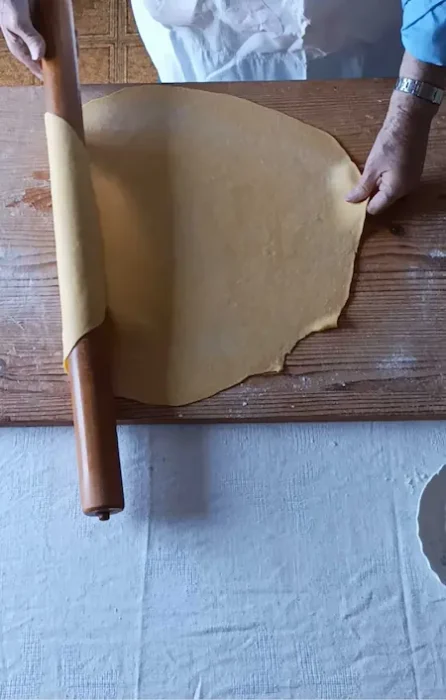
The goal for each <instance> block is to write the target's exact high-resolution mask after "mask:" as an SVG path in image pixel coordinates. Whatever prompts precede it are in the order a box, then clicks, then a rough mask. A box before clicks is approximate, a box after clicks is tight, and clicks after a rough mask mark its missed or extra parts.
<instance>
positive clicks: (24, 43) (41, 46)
mask: <svg viewBox="0 0 446 700" xmlns="http://www.w3.org/2000/svg"><path fill="white" fill-rule="evenodd" d="M31 13H32V2H30V1H29V0H0V28H1V30H2V32H3V35H4V37H5V41H6V43H7V45H8V48H9V50H10V51H11V53H12V54H13V55H14V56H15V57H16V58H18V60H19V61H21V62H22V63H23V64H24V65H25V66H26V67H27V68H29V70H30V71H31V72H32V73H33V74H34V75H35V76H36V77H37V78H39V79H41V78H42V68H41V63H40V62H41V60H42V58H43V57H44V55H45V42H44V40H43V38H42V37H41V36H40V34H39V32H38V31H37V30H36V29H35V27H34V26H33V23H32V20H31Z"/></svg>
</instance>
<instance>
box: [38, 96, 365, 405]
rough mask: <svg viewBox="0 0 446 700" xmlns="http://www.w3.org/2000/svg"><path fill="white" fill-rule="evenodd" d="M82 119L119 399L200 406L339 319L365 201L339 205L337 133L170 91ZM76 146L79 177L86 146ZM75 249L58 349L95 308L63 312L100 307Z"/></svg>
mask: <svg viewBox="0 0 446 700" xmlns="http://www.w3.org/2000/svg"><path fill="white" fill-rule="evenodd" d="M84 120H85V129H86V134H87V143H88V149H89V153H90V158H91V175H92V180H93V187H94V191H95V195H96V201H97V203H98V209H99V217H100V229H101V233H102V239H103V248H104V254H105V256H104V257H105V278H106V294H107V306H108V309H109V313H110V317H111V320H112V323H113V329H114V342H113V349H112V352H113V381H114V390H115V393H116V395H118V396H124V397H127V398H133V399H137V400H140V401H143V402H146V403H154V404H170V405H182V404H186V403H190V402H193V401H197V400H199V399H202V398H204V397H208V396H211V395H212V394H215V393H216V392H218V391H220V390H222V389H225V388H227V387H229V386H232V385H234V384H236V383H238V382H240V381H242V380H243V379H245V378H246V377H247V376H249V375H253V374H258V373H263V372H272V371H273V372H275V371H278V370H280V369H281V368H282V366H283V362H284V357H285V355H286V354H287V353H288V352H289V351H290V350H291V349H292V348H293V346H294V345H295V344H296V342H297V341H299V340H300V339H302V338H304V337H305V336H306V335H308V334H309V333H312V332H314V331H319V330H322V329H324V328H329V327H333V326H335V325H336V323H337V319H338V317H339V314H340V312H341V310H342V308H343V306H344V304H345V302H346V300H347V298H348V294H349V288H350V283H351V279H352V273H353V264H354V258H355V254H356V251H357V247H358V244H359V240H360V236H361V232H362V229H363V224H364V217H365V210H366V207H365V204H362V205H352V204H348V203H346V202H345V201H344V197H345V195H346V193H347V192H348V191H349V189H350V188H351V187H352V186H353V185H354V184H355V183H356V182H357V181H358V178H359V171H358V169H357V168H356V166H355V165H354V164H353V163H352V161H351V160H350V158H349V157H348V155H347V154H346V152H345V151H344V150H343V148H342V147H341V146H340V145H339V144H338V143H337V142H336V141H335V139H333V138H332V137H331V136H329V135H328V134H326V133H324V132H322V131H320V130H318V129H315V128H313V127H311V126H308V125H306V124H303V123H301V122H299V121H297V120H295V119H292V118H290V117H287V116H285V115H283V114H280V113H278V112H275V111H273V110H270V109H266V108H264V107H259V106H257V105H255V104H253V103H251V102H248V101H245V100H241V99H238V98H234V97H230V96H226V95H217V94H213V93H208V92H201V91H198V90H190V89H189V90H188V89H185V88H177V87H169V86H149V87H148V86H145V87H136V88H128V89H125V90H123V91H121V92H118V93H114V94H113V95H111V96H109V97H105V98H102V99H100V100H96V101H93V102H90V103H89V104H87V105H86V106H85V107H84ZM59 122H61V120H57V118H56V117H54V118H52V119H50V120H49V124H48V126H49V132H50V139H49V141H50V148H51V143H52V142H53V139H52V138H51V131H52V130H53V129H55V128H56V127H55V124H56V123H57V130H58V131H64V132H65V135H64V137H60V139H59V143H58V148H59V149H60V148H62V149H63V144H62V141H63V140H64V139H65V141H66V143H67V144H70V143H71V141H72V140H73V132H72V131H71V129H70V127H69V125H68V124H66V123H65V122H61V123H59ZM74 138H75V137H74ZM71 155H72V157H74V159H75V166H74V172H76V168H77V162H78V160H79V159H81V160H82V159H84V154H80V153H77V150H76V149H71ZM52 180H53V182H54V173H53V170H52ZM57 194H58V195H59V194H62V193H61V192H58V193H57ZM90 200H91V198H90ZM90 200H89V201H90ZM89 206H90V203H89V204H88V206H87V209H86V210H88V207H89ZM59 209H60V207H59ZM93 218H94V213H93ZM57 224H58V222H57V221H56V225H57ZM98 237H99V234H98ZM93 238H94V236H93V237H85V236H83V238H82V240H81V241H79V246H80V248H81V249H84V248H87V249H88V248H89V246H91V245H93V246H95V245H96V244H95V243H94V241H93ZM69 254H70V251H69V250H67V251H65V250H62V251H61V250H59V246H58V266H59V274H60V275H61V277H62V276H63V275H65V274H68V270H70V274H71V275H73V276H74V277H76V278H77V282H76V285H75V286H72V291H73V294H74V293H76V294H77V299H70V301H69V303H68V306H67V308H66V309H65V308H64V299H62V306H63V326H64V339H65V345H64V350H65V353H66V354H68V353H69V352H70V350H71V348H72V346H73V344H74V342H75V341H76V340H77V339H79V338H80V337H81V336H82V335H83V334H84V333H85V332H86V331H87V330H89V327H92V323H91V318H93V314H83V315H82V318H81V319H80V317H79V314H78V313H73V314H71V313H69V312H68V308H69V309H72V308H73V307H75V305H76V302H79V301H80V302H81V304H82V305H83V306H87V307H88V306H89V304H92V305H93V307H94V308H97V307H100V306H102V312H104V311H105V301H104V299H103V296H102V291H101V290H102V288H103V279H102V275H103V272H102V270H101V267H100V265H99V264H98V272H97V274H94V273H93V275H92V277H91V278H90V277H88V275H90V273H91V269H90V268H89V266H86V265H83V266H82V265H78V262H77V258H76V257H75V259H74V261H72V263H70V264H69V265H68V264H67V261H66V260H64V257H65V255H69ZM61 256H62V260H61V259H60V257H61ZM85 258H87V259H89V258H90V256H89V254H88V253H87V254H86V255H84V256H83V259H85ZM73 265H75V267H76V268H77V269H76V270H73ZM87 277H88V278H87ZM96 285H97V289H96V288H95V287H96ZM67 287H69V285H67V284H66V283H65V282H64V280H63V279H61V289H66V288H67ZM82 290H84V291H82ZM85 290H86V291H85ZM62 296H63V297H65V296H66V294H65V293H64V294H63V295H62ZM82 299H83V301H82ZM85 299H88V303H86V302H85ZM96 316H97V317H98V315H97V314H96ZM93 325H94V324H93Z"/></svg>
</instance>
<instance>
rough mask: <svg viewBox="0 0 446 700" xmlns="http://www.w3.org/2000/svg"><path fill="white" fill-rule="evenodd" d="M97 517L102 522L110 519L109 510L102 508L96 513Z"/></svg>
mask: <svg viewBox="0 0 446 700" xmlns="http://www.w3.org/2000/svg"><path fill="white" fill-rule="evenodd" d="M98 518H99V520H101V521H102V522H105V521H106V520H110V512H109V511H108V510H103V511H102V512H101V513H98Z"/></svg>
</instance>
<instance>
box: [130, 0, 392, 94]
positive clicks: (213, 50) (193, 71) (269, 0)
mask: <svg viewBox="0 0 446 700" xmlns="http://www.w3.org/2000/svg"><path fill="white" fill-rule="evenodd" d="M132 4H133V10H134V14H135V18H136V22H137V24H138V28H139V31H140V34H141V37H142V39H143V41H144V44H145V46H146V49H147V51H148V52H149V54H150V56H151V58H152V61H153V62H154V64H155V66H156V68H157V69H158V73H159V76H160V80H161V81H162V82H184V81H192V82H193V81H198V82H207V81H231V80H299V79H306V78H312V77H314V78H342V77H361V76H364V75H371V76H375V77H379V76H384V75H390V76H392V75H396V74H397V70H398V63H399V60H400V58H401V53H402V49H401V44H400V40H399V29H400V25H401V16H400V15H401V6H400V0H132Z"/></svg>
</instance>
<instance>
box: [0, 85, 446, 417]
mask: <svg viewBox="0 0 446 700" xmlns="http://www.w3.org/2000/svg"><path fill="white" fill-rule="evenodd" d="M115 89H117V88H116V87H111V86H107V87H105V86H104V87H100V88H94V87H92V88H86V89H85V91H84V99H89V98H91V97H96V96H100V95H103V94H106V93H108V92H110V91H111V90H115ZM151 89H153V90H162V89H163V86H152V87H151ZM206 89H209V90H215V91H219V92H227V93H231V94H235V95H238V96H241V97H246V98H249V99H251V100H253V101H255V102H258V103H259V104H263V105H266V106H268V107H272V108H274V109H278V110H281V111H283V112H285V113H286V114H289V115H290V116H293V117H299V118H301V119H303V120H305V121H307V122H309V123H311V124H314V125H315V126H318V127H321V128H323V129H325V130H327V131H329V132H330V133H332V134H333V135H334V136H336V137H337V138H338V139H339V141H340V142H341V143H342V144H343V145H344V147H345V148H346V149H347V150H348V151H349V153H350V154H351V156H352V157H353V158H354V160H355V161H356V162H357V163H358V164H359V165H363V163H364V161H365V158H366V156H367V153H368V150H369V148H370V146H371V145H372V142H373V139H374V137H375V135H376V133H377V131H378V129H379V127H380V124H381V122H382V119H383V117H384V114H385V111H386V106H387V100H388V97H389V94H390V90H391V84H390V83H389V82H387V81H344V82H339V83H292V84H281V83H267V84H255V83H252V84H249V85H248V84H234V85H209V86H207V87H206ZM42 112H43V96H42V93H41V91H40V89H39V88H4V89H2V90H0V183H1V187H0V424H2V425H11V424H17V425H18V424H63V423H66V422H69V421H70V418H71V412H70V406H69V393H68V386H67V381H66V378H65V376H64V373H63V371H62V369H61V360H62V356H61V341H60V313H59V301H58V294H57V276H56V266H55V257H54V243H53V233H52V223H51V200H50V195H49V184H48V166H47V156H46V144H45V138H44V129H43V122H42ZM445 170H446V108H443V109H442V110H441V112H440V114H439V116H438V118H437V119H436V122H435V125H434V128H433V131H432V135H431V141H430V148H429V156H428V160H427V163H426V170H425V175H424V178H423V184H422V186H421V188H420V190H419V192H417V193H416V194H415V195H412V196H411V197H410V198H408V199H407V200H406V201H404V202H400V203H399V204H398V205H396V206H395V207H394V208H393V210H391V211H390V212H389V214H388V215H386V216H384V217H382V218H379V219H371V218H370V219H369V220H368V221H367V224H366V230H365V233H364V238H363V244H362V246H361V251H360V255H359V258H358V262H357V266H356V273H355V280H354V287H353V294H352V298H351V300H350V302H349V304H348V307H347V309H346V310H345V312H344V313H343V315H342V318H341V322H340V327H339V328H338V329H337V330H334V331H328V332H326V333H319V334H316V335H314V336H312V337H310V338H308V339H306V340H304V341H303V342H301V343H300V344H299V345H298V346H297V348H296V349H295V350H294V351H293V352H292V353H291V355H290V356H289V357H288V360H287V363H286V367H285V371H284V372H283V373H282V374H281V375H278V376H263V377H254V378H251V379H249V380H247V381H246V382H244V383H243V384H242V385H240V386H238V387H235V388H233V389H230V390H228V391H225V392H222V393H221V394H219V395H218V396H215V397H213V398H211V399H208V400H206V401H202V402H200V403H198V404H195V405H192V406H188V407H185V408H180V409H171V408H158V407H147V406H142V405H139V404H136V403H133V402H130V401H124V400H118V408H119V416H120V419H121V420H123V421H126V422H132V421H138V422H172V421H215V422H218V421H234V422H236V421H282V420H283V421H293V420H296V421H297V420H319V419H321V420H327V419H328V420H331V419H335V420H348V419H398V418H435V417H441V418H443V417H445V416H446V391H445V389H446V379H445V375H446V311H445V303H444V300H445V298H446V296H445V295H446V238H445V227H446V177H445Z"/></svg>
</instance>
